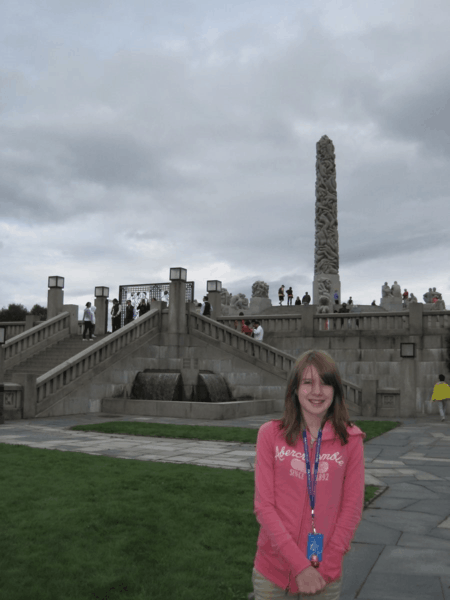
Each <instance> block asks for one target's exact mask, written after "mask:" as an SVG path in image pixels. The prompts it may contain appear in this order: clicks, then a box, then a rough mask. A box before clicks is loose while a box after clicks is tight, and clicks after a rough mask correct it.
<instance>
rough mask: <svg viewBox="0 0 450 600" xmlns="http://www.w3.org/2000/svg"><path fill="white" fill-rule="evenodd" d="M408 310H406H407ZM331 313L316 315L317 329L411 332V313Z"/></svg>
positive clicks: (315, 324)
mask: <svg viewBox="0 0 450 600" xmlns="http://www.w3.org/2000/svg"><path fill="white" fill-rule="evenodd" d="M405 312H406V311H405ZM405 312H389V313H387V312H384V313H382V314H379V315H377V314H375V315H374V313H330V314H320V315H314V330H315V331H326V332H329V331H352V330H353V331H371V332H374V333H376V332H381V331H384V332H387V331H392V330H395V331H404V332H405V335H408V333H409V313H406V314H405Z"/></svg>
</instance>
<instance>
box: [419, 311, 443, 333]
mask: <svg viewBox="0 0 450 600" xmlns="http://www.w3.org/2000/svg"><path fill="white" fill-rule="evenodd" d="M422 324H423V331H424V333H442V330H443V329H449V328H450V311H449V310H433V311H432V312H431V311H430V312H428V311H427V312H425V313H424V315H423V317H422ZM439 330H440V331H439Z"/></svg>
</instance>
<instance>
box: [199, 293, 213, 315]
mask: <svg viewBox="0 0 450 600" xmlns="http://www.w3.org/2000/svg"><path fill="white" fill-rule="evenodd" d="M212 311H213V308H212V306H211V304H210V303H209V300H208V296H203V304H202V307H201V309H200V314H201V315H203V316H204V317H211V313H212Z"/></svg>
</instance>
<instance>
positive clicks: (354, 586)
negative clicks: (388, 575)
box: [311, 542, 384, 600]
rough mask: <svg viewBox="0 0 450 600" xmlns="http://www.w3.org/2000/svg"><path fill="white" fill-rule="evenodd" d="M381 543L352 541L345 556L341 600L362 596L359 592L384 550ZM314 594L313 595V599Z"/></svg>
mask: <svg viewBox="0 0 450 600" xmlns="http://www.w3.org/2000/svg"><path fill="white" fill-rule="evenodd" d="M383 548H384V546H383V545H381V544H376V543H374V544H361V543H355V542H352V544H351V549H350V551H349V552H347V554H345V556H344V560H343V566H342V572H343V579H342V591H341V597H340V600H354V598H360V596H359V595H357V594H358V592H359V591H360V589H361V587H362V586H363V585H364V582H365V581H366V578H367V574H368V573H370V571H371V569H372V568H373V566H374V565H375V564H376V562H377V560H378V557H379V556H380V554H381V552H382V551H383ZM313 598H314V596H311V600H312V599H313ZM381 599H384V596H372V597H371V600H381Z"/></svg>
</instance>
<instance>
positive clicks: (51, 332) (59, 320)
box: [4, 312, 70, 369]
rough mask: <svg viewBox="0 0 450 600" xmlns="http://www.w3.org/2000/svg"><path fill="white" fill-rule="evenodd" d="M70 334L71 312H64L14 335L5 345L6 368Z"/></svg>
mask: <svg viewBox="0 0 450 600" xmlns="http://www.w3.org/2000/svg"><path fill="white" fill-rule="evenodd" d="M69 334H70V314H69V313H68V312H63V313H61V314H59V315H57V316H56V317H53V319H49V320H48V321H44V322H43V323H41V324H40V325H36V327H33V328H32V329H28V331H24V332H23V333H20V334H19V335H16V336H14V337H13V338H11V339H9V340H7V341H6V342H5V345H4V349H5V368H6V369H11V368H12V367H14V366H15V365H16V364H18V363H19V362H22V361H23V360H25V359H27V358H30V357H31V356H33V354H35V353H36V352H40V351H41V350H42V348H43V347H44V346H45V345H46V344H48V343H53V342H54V341H59V340H60V339H63V338H64V337H66V336H68V335H69Z"/></svg>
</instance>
